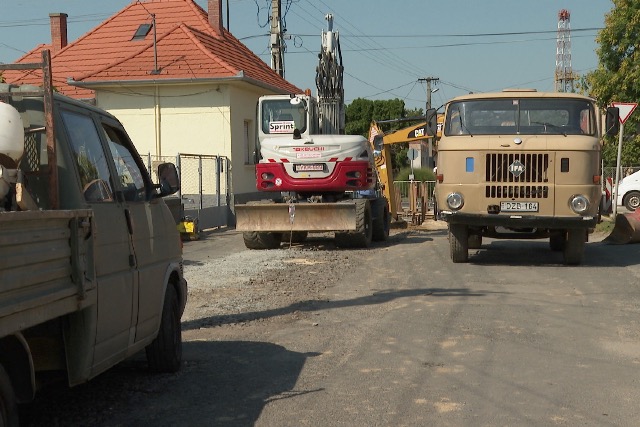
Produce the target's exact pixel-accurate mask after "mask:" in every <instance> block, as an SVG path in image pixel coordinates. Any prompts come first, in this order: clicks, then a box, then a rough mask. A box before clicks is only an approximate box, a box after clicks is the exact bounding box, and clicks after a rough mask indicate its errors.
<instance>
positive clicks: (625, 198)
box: [617, 170, 640, 211]
mask: <svg viewBox="0 0 640 427" xmlns="http://www.w3.org/2000/svg"><path fill="white" fill-rule="evenodd" d="M617 201H618V206H621V205H624V206H625V207H626V208H627V209H629V210H630V211H635V210H636V209H638V207H640V170H639V171H637V172H635V173H632V174H631V175H629V176H625V177H624V178H623V179H621V180H620V183H619V184H618V199H617Z"/></svg>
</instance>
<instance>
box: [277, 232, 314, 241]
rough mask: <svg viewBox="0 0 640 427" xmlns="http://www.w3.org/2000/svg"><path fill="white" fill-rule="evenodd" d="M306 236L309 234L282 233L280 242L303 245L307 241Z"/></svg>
mask: <svg viewBox="0 0 640 427" xmlns="http://www.w3.org/2000/svg"><path fill="white" fill-rule="evenodd" d="M308 235H309V233H308V232H307V231H288V232H286V233H282V242H283V243H289V242H291V243H303V242H304V241H305V240H307V236H308Z"/></svg>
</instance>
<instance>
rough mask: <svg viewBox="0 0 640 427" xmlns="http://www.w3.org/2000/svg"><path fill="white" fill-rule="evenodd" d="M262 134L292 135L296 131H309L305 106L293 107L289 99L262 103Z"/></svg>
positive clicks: (270, 100)
mask: <svg viewBox="0 0 640 427" xmlns="http://www.w3.org/2000/svg"><path fill="white" fill-rule="evenodd" d="M261 108H262V111H261V116H260V117H261V118H262V132H263V133H266V134H292V133H293V130H294V129H296V128H297V129H298V130H299V131H300V132H301V133H304V132H305V131H306V130H307V122H306V114H305V109H304V105H303V104H302V103H300V104H298V105H292V104H291V103H290V102H289V99H269V100H264V101H262V107H261Z"/></svg>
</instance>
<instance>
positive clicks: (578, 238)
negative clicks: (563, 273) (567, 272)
mask: <svg viewBox="0 0 640 427" xmlns="http://www.w3.org/2000/svg"><path fill="white" fill-rule="evenodd" d="M586 240H587V233H586V230H584V229H582V228H574V229H569V230H567V241H566V242H565V244H564V253H563V255H564V263H565V264H566V265H580V264H582V258H583V256H584V243H585V241H586Z"/></svg>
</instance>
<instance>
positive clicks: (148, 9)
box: [4, 0, 302, 98]
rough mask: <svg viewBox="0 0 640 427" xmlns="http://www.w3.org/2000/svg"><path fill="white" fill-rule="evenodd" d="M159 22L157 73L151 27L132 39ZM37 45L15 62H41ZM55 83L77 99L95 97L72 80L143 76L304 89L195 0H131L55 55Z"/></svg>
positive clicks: (25, 77)
mask: <svg viewBox="0 0 640 427" xmlns="http://www.w3.org/2000/svg"><path fill="white" fill-rule="evenodd" d="M150 14H154V15H155V21H156V34H157V42H156V51H157V64H158V69H159V73H157V74H152V70H154V68H155V65H154V46H153V30H151V31H150V32H149V33H148V34H147V36H146V37H145V38H144V39H143V40H131V38H132V37H133V34H134V33H135V31H136V30H137V29H138V27H139V26H140V24H145V23H146V24H150V23H151V16H150ZM44 48H49V46H47V45H39V46H37V47H36V48H35V49H33V50H32V51H31V52H29V53H27V54H26V55H25V56H23V57H22V58H20V59H19V60H18V61H17V62H23V63H24V62H39V61H40V60H41V56H40V51H41V50H42V49H44ZM51 61H52V70H53V79H54V86H55V87H56V89H57V90H59V91H60V92H62V93H64V94H65V95H68V96H71V97H74V98H93V92H92V91H91V90H89V89H86V88H82V87H77V86H73V85H70V84H69V80H73V81H75V82H81V83H86V84H88V85H91V84H96V83H97V82H101V83H102V82H114V81H117V82H126V81H131V82H133V81H136V82H138V81H145V80H155V81H159V80H193V79H206V80H213V79H230V78H235V79H240V80H244V81H248V82H250V83H253V84H258V85H261V86H267V87H269V88H271V89H272V90H274V91H277V92H282V93H301V92H302V91H301V89H299V88H298V87H296V86H295V85H293V84H291V83H289V82H287V81H286V80H284V79H283V78H281V77H280V76H279V75H278V74H277V73H276V72H274V71H273V70H271V68H270V67H269V66H268V65H267V64H265V63H264V61H262V60H261V59H260V58H259V57H258V56H256V55H255V54H254V53H253V52H251V51H250V50H249V49H248V48H247V47H246V46H245V45H243V44H242V43H241V42H240V41H238V40H237V39H236V38H235V37H234V36H233V35H232V34H231V33H229V32H228V31H226V30H223V33H222V35H221V34H218V32H217V31H216V30H215V29H213V28H212V27H211V25H210V24H209V21H208V16H207V13H206V12H205V11H204V10H203V9H202V8H201V7H200V6H198V5H197V4H196V3H195V2H194V1H193V0H147V1H143V2H138V1H133V2H132V3H131V4H129V5H128V6H126V7H125V8H124V9H122V10H121V11H120V12H118V13H117V14H115V15H113V16H112V17H111V18H109V19H107V20H106V21H104V22H103V23H102V24H100V25H98V26H97V27H96V28H94V29H93V30H91V31H89V32H88V33H86V34H85V35H83V36H82V37H80V38H79V39H78V40H76V41H74V42H72V43H70V44H69V45H67V46H66V47H65V48H63V49H62V50H60V51H58V52H57V53H55V54H53V55H52V59H51ZM4 78H5V80H6V81H7V82H11V83H31V84H40V83H41V76H40V75H39V74H37V72H34V71H31V72H28V73H25V72H24V71H6V72H5V73H4Z"/></svg>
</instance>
